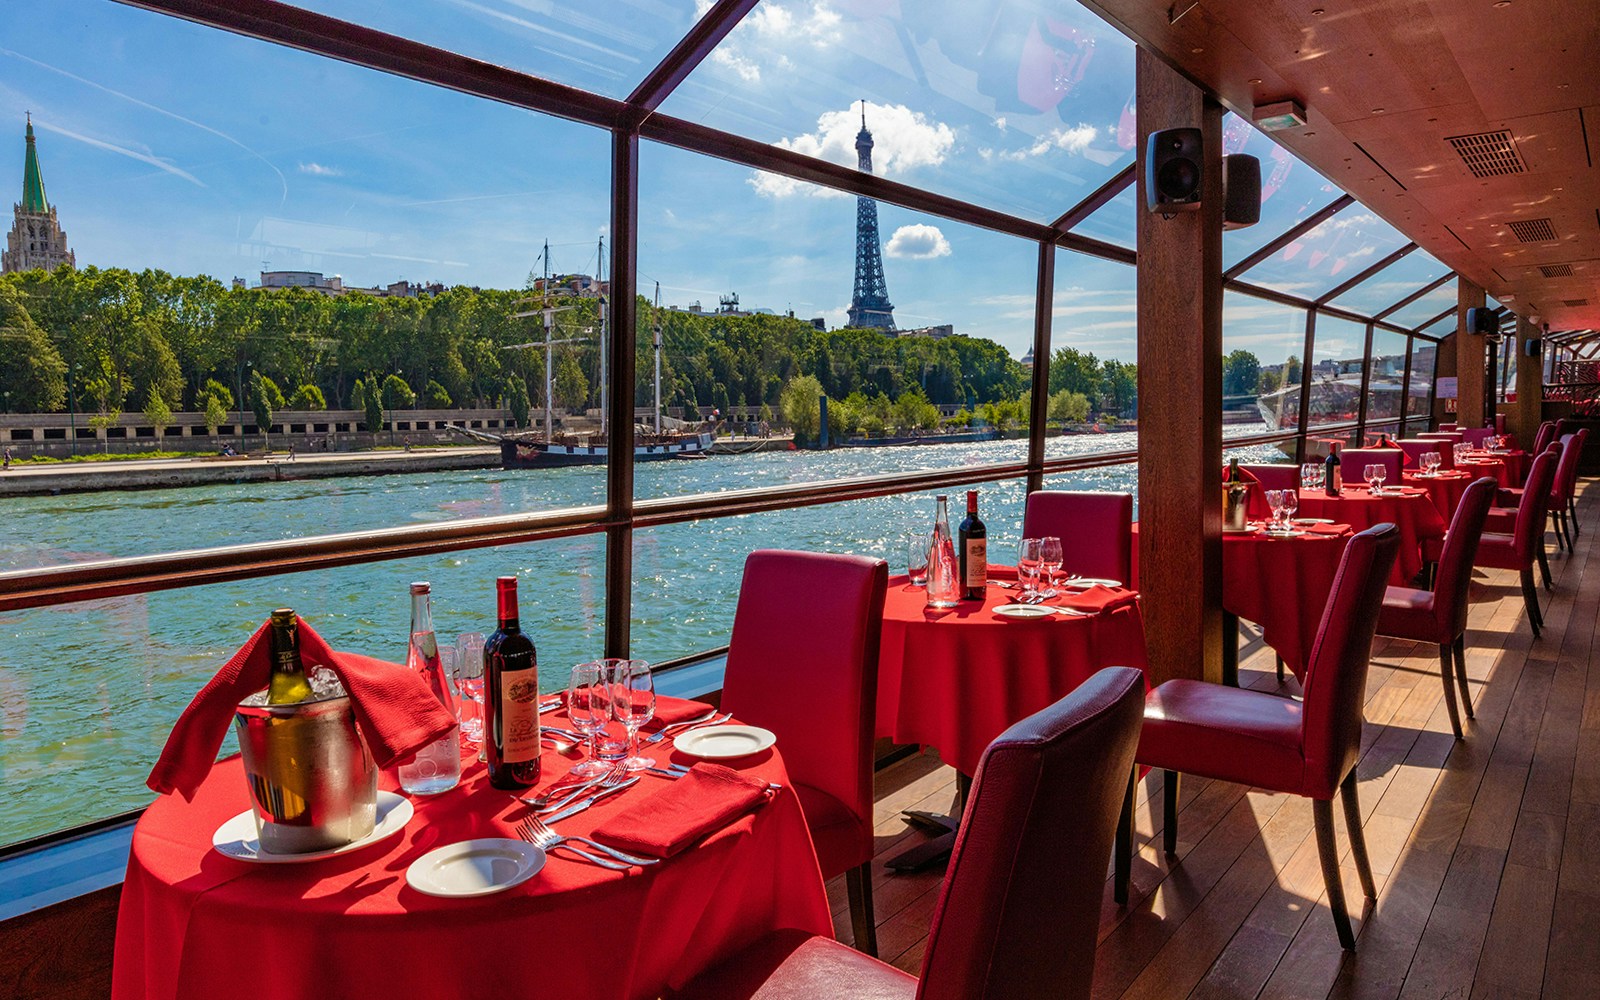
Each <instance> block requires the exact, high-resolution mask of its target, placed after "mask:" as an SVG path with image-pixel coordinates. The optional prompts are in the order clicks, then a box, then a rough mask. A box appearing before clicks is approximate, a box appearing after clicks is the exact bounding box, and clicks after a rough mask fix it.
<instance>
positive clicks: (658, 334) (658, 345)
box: [653, 281, 661, 434]
mask: <svg viewBox="0 0 1600 1000" xmlns="http://www.w3.org/2000/svg"><path fill="white" fill-rule="evenodd" d="M653 320H654V323H655V328H654V338H653V339H654V340H655V348H656V433H657V434H660V433H661V282H659V281H658V282H656V308H655V313H654V314H653Z"/></svg>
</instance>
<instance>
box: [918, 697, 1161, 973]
mask: <svg viewBox="0 0 1600 1000" xmlns="http://www.w3.org/2000/svg"><path fill="white" fill-rule="evenodd" d="M1143 719H1144V674H1143V673H1141V672H1140V671H1138V670H1134V669H1132V668H1129V667H1107V668H1106V669H1104V670H1102V671H1100V672H1099V673H1097V674H1095V675H1094V676H1093V677H1090V678H1089V679H1088V680H1086V681H1084V682H1083V683H1082V684H1080V685H1079V686H1078V689H1077V690H1076V691H1074V692H1073V693H1072V694H1070V695H1068V696H1067V697H1065V698H1063V699H1061V700H1060V701H1058V702H1056V703H1055V704H1054V705H1051V706H1050V707H1049V708H1046V709H1044V710H1043V711H1040V712H1038V713H1036V714H1034V715H1032V716H1030V717H1028V718H1026V719H1023V720H1022V721H1021V722H1019V723H1017V724H1016V725H1014V726H1012V727H1011V728H1010V729H1007V730H1006V731H1005V732H1003V733H1001V734H1000V735H999V736H998V737H996V738H995V741H994V742H993V743H991V744H989V749H987V750H985V751H984V754H983V760H982V762H981V763H980V764H979V765H978V773H977V776H976V777H975V778H974V780H973V783H972V792H971V794H970V795H969V796H968V799H967V811H966V816H965V817H964V818H963V821H962V823H961V832H960V834H959V835H958V836H957V837H956V845H955V850H954V851H953V852H952V853H951V855H950V867H949V869H948V870H947V871H946V873H945V878H944V886H943V888H942V889H941V891H940V893H939V903H938V905H937V906H936V907H935V908H934V911H933V924H932V926H931V928H930V930H929V931H928V944H927V951H926V953H925V954H924V955H923V959H922V980H921V982H920V983H919V984H918V987H917V996H918V997H919V998H920V1000H1045V998H1050V1000H1058V998H1067V1000H1080V998H1087V997H1088V996H1089V994H1090V985H1091V982H1092V980H1093V977H1094V952H1095V941H1096V937H1097V936H1098V929H1099V926H1100V900H1101V897H1102V894H1103V893H1104V892H1105V882H1106V860H1107V859H1108V858H1109V857H1110V856H1111V841H1112V837H1113V835H1114V834H1115V832H1116V826H1117V818H1118V814H1119V812H1120V810H1121V808H1122V798H1123V794H1124V793H1125V792H1126V791H1127V788H1128V776H1129V774H1130V773H1131V769H1132V767H1133V753H1134V750H1135V749H1136V748H1137V747H1138V744H1139V727H1140V725H1141V724H1142V723H1143Z"/></svg>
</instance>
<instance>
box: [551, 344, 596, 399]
mask: <svg viewBox="0 0 1600 1000" xmlns="http://www.w3.org/2000/svg"><path fill="white" fill-rule="evenodd" d="M588 399H589V379H588V377H587V376H586V375H584V374H583V367H582V366H581V365H579V364H578V358H577V355H576V354H573V353H571V352H568V353H565V354H563V355H561V357H560V358H558V359H556V384H555V401H556V405H557V406H560V407H561V408H562V409H565V410H581V409H582V408H583V404H584V403H586V402H587V401H588Z"/></svg>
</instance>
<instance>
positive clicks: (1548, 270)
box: [1539, 264, 1572, 278]
mask: <svg viewBox="0 0 1600 1000" xmlns="http://www.w3.org/2000/svg"><path fill="white" fill-rule="evenodd" d="M1539 273H1540V274H1542V275H1544V276H1545V277H1546V278H1570V277H1572V265H1571V264H1540V265H1539Z"/></svg>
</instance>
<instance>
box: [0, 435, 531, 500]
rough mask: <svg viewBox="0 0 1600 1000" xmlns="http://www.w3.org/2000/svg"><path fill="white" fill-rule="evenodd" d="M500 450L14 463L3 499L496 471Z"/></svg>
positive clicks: (0, 478)
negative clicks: (37, 463)
mask: <svg viewBox="0 0 1600 1000" xmlns="http://www.w3.org/2000/svg"><path fill="white" fill-rule="evenodd" d="M499 467H500V449H499V448H485V447H471V448H430V449H425V450H418V451H378V452H354V453H350V452H346V453H339V454H327V455H323V454H316V455H304V454H302V455H297V456H296V457H295V458H294V459H290V458H289V457H288V456H287V455H284V454H276V455H271V456H268V457H263V458H251V457H248V456H238V457H233V458H220V457H209V458H174V459H151V460H140V459H129V460H122V461H115V462H93V463H89V462H84V463H72V464H60V465H56V464H51V465H37V466H26V465H13V466H12V467H11V469H10V470H9V471H6V472H0V497H8V496H10V497H18V496H55V495H57V494H62V493H90V492H97V491H101V490H154V489H170V488H173V487H182V486H208V485H215V484H218V483H262V482H281V481H284V480H292V479H327V478H332V477H335V476H383V475H397V474H400V473H416V472H440V471H446V470H452V469H498V468H499Z"/></svg>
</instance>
